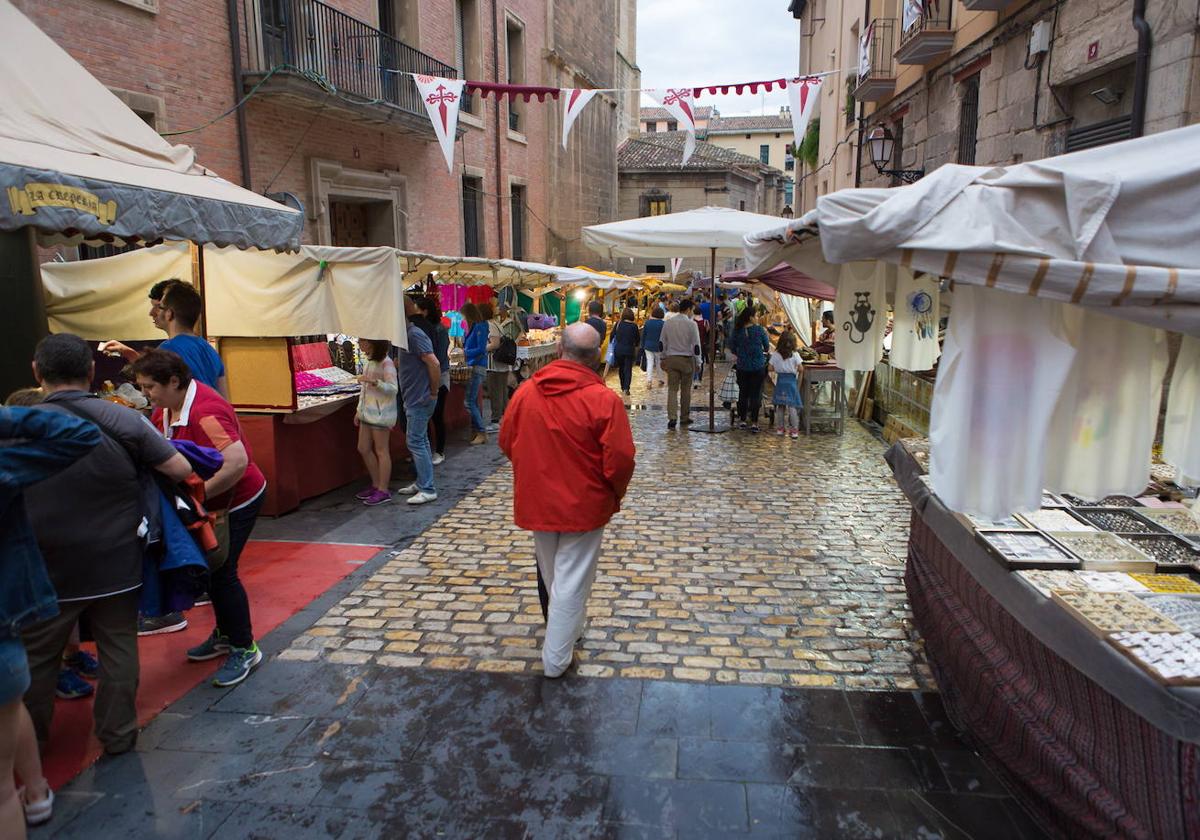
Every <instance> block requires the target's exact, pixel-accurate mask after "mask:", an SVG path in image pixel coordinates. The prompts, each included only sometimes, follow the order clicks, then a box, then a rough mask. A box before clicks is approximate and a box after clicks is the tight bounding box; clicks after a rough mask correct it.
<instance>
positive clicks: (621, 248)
mask: <svg viewBox="0 0 1200 840" xmlns="http://www.w3.org/2000/svg"><path fill="white" fill-rule="evenodd" d="M778 225H779V219H778V218H776V217H775V216H764V215H762V214H760V213H746V212H744V211H742V210H733V209H730V208H729V207H700V208H698V209H696V210H687V211H683V212H680V213H667V214H665V215H662V216H647V217H645V218H641V219H626V220H624V221H620V222H608V223H607V224H603V225H590V226H588V227H585V228H584V229H583V242H584V244H585V245H587V246H588V247H589V248H591V249H592V250H593V251H596V252H597V253H600V254H603V255H604V256H606V257H609V258H610V259H611V258H613V257H618V256H620V257H648V258H650V259H654V258H656V257H707V256H710V255H711V254H712V249H713V248H716V249H717V256H721V257H740V256H742V248H743V244H744V243H743V240H744V238H745V237H746V236H747V235H748V234H751V233H757V232H758V231H762V230H767V229H769V228H772V227H777V226H778Z"/></svg>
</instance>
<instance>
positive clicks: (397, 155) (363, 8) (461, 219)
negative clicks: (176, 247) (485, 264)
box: [16, 0, 640, 262]
mask: <svg viewBox="0 0 1200 840" xmlns="http://www.w3.org/2000/svg"><path fill="white" fill-rule="evenodd" d="M16 5H17V6H18V7H19V8H20V9H21V10H22V11H23V12H24V13H25V14H26V15H28V16H29V17H30V18H31V19H32V20H33V21H34V22H35V23H36V24H37V25H38V26H39V27H41V28H42V29H43V30H44V31H45V32H46V33H47V34H48V35H50V37H52V38H53V39H54V40H55V41H56V42H58V43H59V44H60V45H62V46H63V47H64V48H65V49H66V50H67V51H68V52H69V53H70V54H71V55H72V56H73V57H75V58H76V59H77V60H78V61H79V62H80V63H81V64H83V65H84V67H86V68H87V69H88V70H89V71H90V72H91V73H92V74H93V75H95V76H96V77H97V78H98V79H100V81H101V82H103V83H104V84H105V85H107V86H109V87H110V89H112V90H114V92H116V93H117V94H118V96H120V97H121V98H122V99H123V100H124V101H125V102H126V104H128V105H130V107H132V108H133V109H134V110H135V111H137V112H138V113H139V114H141V115H142V116H143V118H145V119H147V121H149V122H151V124H152V125H153V126H154V127H155V128H156V129H157V130H158V131H160V132H175V131H188V130H189V129H194V128H199V129H200V130H197V131H188V133H186V134H182V135H178V136H174V137H171V138H169V139H172V141H173V142H183V143H188V144H190V145H192V146H194V147H195V148H196V151H197V155H198V158H199V160H200V161H201V162H202V163H203V164H204V165H205V166H207V167H209V168H210V169H212V170H214V171H216V172H218V173H220V174H221V175H222V176H224V177H225V178H227V179H228V180H230V181H233V182H236V183H241V184H243V185H244V186H248V187H249V188H251V189H253V190H254V191H255V192H260V193H268V194H271V195H273V196H275V197H276V198H277V200H285V201H290V200H291V197H294V198H295V199H297V200H299V202H300V203H301V204H303V206H304V210H305V218H306V222H305V232H304V239H305V241H306V242H312V243H326V244H340V245H395V246H397V247H407V248H411V249H415V250H422V251H428V252H434V253H447V254H465V253H475V254H480V255H484V256H492V257H498V256H505V257H510V256H517V257H521V258H524V259H534V260H549V261H563V262H568V261H570V260H572V259H574V260H576V261H581V260H582V259H583V255H582V254H581V253H580V252H579V247H578V240H579V230H578V228H579V225H580V224H591V223H593V222H599V221H608V220H611V219H613V218H615V212H616V193H617V185H616V149H617V146H618V144H619V142H620V140H621V138H622V137H623V136H624V133H623V128H622V126H623V125H625V126H627V125H628V123H629V119H630V118H629V117H628V116H627V115H628V114H629V113H631V110H630V106H629V105H628V103H627V102H624V101H621V97H619V96H618V97H613V96H607V97H606V98H605V99H603V100H602V99H601V97H597V98H596V100H595V101H594V102H593V103H592V104H591V105H589V107H588V109H587V111H585V112H584V114H583V115H582V116H581V118H580V119H579V120H578V121H577V123H576V125H575V128H574V130H573V131H572V135H571V141H570V144H569V146H568V148H567V149H566V150H565V151H564V150H563V149H562V146H561V141H560V138H561V104H560V103H558V102H555V101H552V100H547V101H546V102H545V103H539V102H537V101H536V100H534V101H532V102H529V103H524V102H517V103H515V104H510V103H509V102H508V101H507V100H505V101H501V102H497V101H496V99H495V98H487V99H482V98H481V97H479V96H478V95H476V96H474V97H472V98H471V102H470V104H469V111H468V109H467V108H466V107H465V108H464V111H463V113H462V114H461V115H460V118H459V137H458V140H457V142H456V144H455V161H454V171H453V172H448V171H447V167H446V164H445V161H444V159H443V157H442V153H441V150H440V148H439V146H438V144H437V141H436V138H435V137H434V134H433V130H432V128H431V126H430V125H429V120H428V118H427V117H426V115H425V113H424V107H423V104H422V103H421V102H420V100H419V98H417V96H416V91H415V86H414V85H413V83H412V80H411V78H410V77H407V76H403V75H400V74H398V73H395V72H391V71H394V70H408V71H413V72H425V73H432V74H435V75H448V76H459V77H465V78H469V79H478V80H481V81H500V82H513V83H523V84H536V85H553V86H567V87H570V86H582V87H614V86H616V85H617V83H618V79H620V80H621V83H622V84H624V83H628V82H629V80H630V79H633V81H632V83H630V86H637V85H638V84H639V83H640V77H639V76H638V74H637V70H636V60H635V55H634V47H635V41H634V38H633V35H632V33H633V32H634V30H635V26H636V23H635V21H636V2H635V0H600V2H585V0H553V1H552V0H329V2H327V3H322V2H319V0H236V2H235V3H232V4H230V3H227V2H226V0H55V2H54V3H44V2H39V0H16ZM231 7H232V8H235V9H236V20H233V19H232V18H231V13H230V8H231ZM618 9H619V10H620V12H621V20H620V21H618ZM231 33H232V35H231ZM620 33H623V37H622V38H621V39H620V40H621V43H620V44H618V35H619V34H620ZM618 50H620V52H619V53H618ZM235 62H236V63H237V64H239V65H240V67H239V68H238V69H239V70H240V73H239V72H235ZM247 95H250V98H249V99H248V101H247V102H246V104H245V105H244V106H243V107H242V109H241V113H240V114H237V113H232V114H229V115H228V116H224V117H222V115H223V114H225V113H226V112H227V111H229V110H230V109H231V108H232V106H233V105H234V103H235V102H236V101H237V99H239V98H240V97H243V96H247ZM464 105H466V103H464ZM210 123H211V124H210ZM551 185H553V189H551Z"/></svg>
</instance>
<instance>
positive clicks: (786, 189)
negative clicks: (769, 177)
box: [783, 181, 796, 207]
mask: <svg viewBox="0 0 1200 840" xmlns="http://www.w3.org/2000/svg"><path fill="white" fill-rule="evenodd" d="M795 188H796V185H795V184H794V183H792V182H791V181H787V182H785V183H784V185H783V203H784V204H786V205H787V206H788V207H791V206H792V198H793V197H794V196H795Z"/></svg>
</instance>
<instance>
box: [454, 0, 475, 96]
mask: <svg viewBox="0 0 1200 840" xmlns="http://www.w3.org/2000/svg"><path fill="white" fill-rule="evenodd" d="M475 3H476V0H454V67H455V69H456V70H458V78H460V79H471V78H479V76H478V75H477V71H478V69H479V68H478V67H477V64H476V63H477V61H478V56H479V27H478V15H477V10H476V6H475ZM461 108H462V110H463V111H466V112H467V113H468V114H473V113H475V97H474V96H464V97H463V98H462V105H461Z"/></svg>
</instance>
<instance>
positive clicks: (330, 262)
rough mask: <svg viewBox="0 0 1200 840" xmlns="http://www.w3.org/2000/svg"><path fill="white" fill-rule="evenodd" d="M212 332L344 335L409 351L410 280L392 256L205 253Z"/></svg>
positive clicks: (359, 251)
mask: <svg viewBox="0 0 1200 840" xmlns="http://www.w3.org/2000/svg"><path fill="white" fill-rule="evenodd" d="M204 269H205V302H206V310H207V314H208V330H209V332H210V333H211V334H212V335H218V336H255V337H258V336H291V335H308V334H311V333H344V334H346V335H355V336H362V337H364V338H385V339H387V340H388V341H390V342H392V344H395V345H398V346H400V347H405V348H407V347H408V337H407V334H406V329H407V324H406V321H405V318H404V290H403V275H402V272H401V270H400V263H399V261H397V259H396V255H395V251H394V250H393V249H391V248H332V247H325V246H318V245H305V246H303V247H302V248H301V249H300V251H299V252H298V253H292V254H281V253H276V252H274V251H256V250H246V251H239V250H238V249H236V248H215V247H212V246H208V247H205V249H204Z"/></svg>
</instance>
